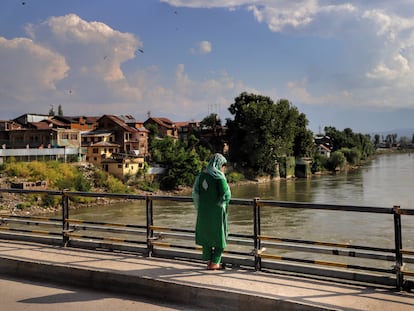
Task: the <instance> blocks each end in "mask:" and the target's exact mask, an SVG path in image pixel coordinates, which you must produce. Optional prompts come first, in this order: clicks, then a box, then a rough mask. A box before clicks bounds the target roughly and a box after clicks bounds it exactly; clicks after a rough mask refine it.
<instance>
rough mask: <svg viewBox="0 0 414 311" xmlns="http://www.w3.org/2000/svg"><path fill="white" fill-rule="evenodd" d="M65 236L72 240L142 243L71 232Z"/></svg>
mask: <svg viewBox="0 0 414 311" xmlns="http://www.w3.org/2000/svg"><path fill="white" fill-rule="evenodd" d="M65 234H66V235H67V236H69V237H72V238H78V239H90V240H99V241H110V242H122V243H131V244H137V243H144V242H140V241H137V240H129V239H120V238H114V237H101V236H91V235H82V234H77V233H72V232H67V233H65Z"/></svg>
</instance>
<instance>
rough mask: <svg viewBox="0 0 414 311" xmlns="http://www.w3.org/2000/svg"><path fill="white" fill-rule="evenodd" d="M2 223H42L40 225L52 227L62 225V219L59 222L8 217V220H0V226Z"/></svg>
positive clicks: (36, 224)
mask: <svg viewBox="0 0 414 311" xmlns="http://www.w3.org/2000/svg"><path fill="white" fill-rule="evenodd" d="M2 224H26V225H35V226H38V225H42V226H53V227H60V226H62V221H60V223H59V222H47V221H32V220H23V219H8V220H4V219H2V220H0V226H1V225H2Z"/></svg>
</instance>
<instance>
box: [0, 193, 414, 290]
mask: <svg viewBox="0 0 414 311" xmlns="http://www.w3.org/2000/svg"><path fill="white" fill-rule="evenodd" d="M6 192H8V193H14V194H20V195H29V194H30V195H33V194H35V195H39V196H41V195H49V196H50V195H51V196H60V198H61V210H62V214H61V218H54V217H52V218H51V217H41V216H15V215H10V214H7V215H5V214H3V215H0V238H3V239H24V240H30V241H36V242H42V243H53V244H57V245H63V246H66V247H82V248H92V249H109V250H117V251H127V252H134V253H140V254H143V255H145V256H149V257H151V256H156V257H168V258H176V259H184V260H200V258H201V248H200V247H199V246H196V245H195V244H194V230H192V229H185V228H174V227H169V226H159V225H157V224H156V222H157V221H158V219H154V203H156V202H161V201H167V202H178V203H179V204H184V203H186V204H191V203H192V199H191V197H184V196H160V195H132V194H113V193H112V194H111V193H92V192H72V191H49V190H21V189H0V193H6ZM79 197H89V198H112V199H122V200H133V201H136V202H140V204H138V205H139V206H138V208H142V209H145V211H144V212H145V215H146V217H145V221H143V223H141V224H136V223H134V224H129V223H128V224H122V223H110V222H106V221H104V222H103V221H86V220H80V219H72V218H70V208H69V202H70V201H71V199H72V200H73V199H76V198H79ZM160 204H161V203H160ZM230 206H245V207H247V208H251V211H252V219H251V220H252V222H251V223H252V228H251V232H250V233H249V234H243V233H237V232H235V233H231V234H230V235H229V240H228V245H229V246H230V247H228V249H227V250H226V251H225V254H224V256H223V263H224V264H225V265H235V266H245V267H252V268H254V269H255V270H257V271H286V272H293V273H300V274H307V275H313V276H318V277H324V278H334V279H342V280H349V281H355V282H365V283H371V284H377V285H386V286H395V287H396V288H397V290H401V289H411V287H413V281H412V280H411V279H410V278H411V277H414V271H410V270H409V269H408V268H407V267H408V266H410V265H412V264H414V250H410V249H404V248H403V246H402V244H403V243H402V242H403V235H402V232H403V231H402V222H401V217H402V216H412V215H414V210H411V209H401V208H400V207H398V206H394V207H392V208H384V207H375V206H350V205H332V204H311V203H299V202H285V201H273V200H261V199H259V198H254V199H251V200H248V199H232V200H231V201H230ZM264 207H266V208H282V209H283V208H290V209H301V210H305V209H308V210H322V211H335V212H338V213H341V212H356V213H375V214H383V215H389V216H390V218H391V217H392V221H393V224H394V228H393V231H394V247H390V248H386V247H380V246H378V245H360V244H349V243H340V242H331V241H313V240H309V239H294V238H288V237H277V236H269V235H264V234H262V230H261V225H262V221H261V217H262V209H263V208H264ZM286 252H290V253H288V255H285V253H286ZM289 254H290V255H289ZM292 254H295V255H297V254H301V255H302V256H293V255H292ZM309 257H314V258H311V259H310V258H309ZM331 257H334V258H346V259H347V260H345V261H344V262H338V261H336V260H331V259H330V258H331ZM326 258H329V259H326ZM348 259H349V260H355V261H356V262H353V263H350V262H347V261H348ZM378 262H381V264H380V265H378Z"/></svg>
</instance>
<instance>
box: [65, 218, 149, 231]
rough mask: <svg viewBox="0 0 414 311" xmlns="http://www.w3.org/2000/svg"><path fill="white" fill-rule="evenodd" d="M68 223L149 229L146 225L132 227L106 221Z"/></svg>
mask: <svg viewBox="0 0 414 311" xmlns="http://www.w3.org/2000/svg"><path fill="white" fill-rule="evenodd" d="M66 222H68V223H69V224H88V225H102V226H105V227H125V228H137V229H146V228H147V227H146V226H144V225H141V226H140V225H131V224H120V223H109V222H104V221H88V220H80V219H71V218H68V219H66Z"/></svg>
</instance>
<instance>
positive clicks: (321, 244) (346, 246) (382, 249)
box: [259, 235, 395, 253]
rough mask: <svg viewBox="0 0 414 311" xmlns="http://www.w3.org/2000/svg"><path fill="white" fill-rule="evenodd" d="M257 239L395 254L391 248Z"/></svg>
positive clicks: (271, 238)
mask: <svg viewBox="0 0 414 311" xmlns="http://www.w3.org/2000/svg"><path fill="white" fill-rule="evenodd" d="M259 239H260V240H262V241H275V242H289V243H298V244H311V245H319V246H334V247H342V248H353V249H361V250H367V251H376V252H384V253H394V252H395V250H394V249H391V248H382V247H372V246H362V245H352V244H345V243H332V242H323V241H310V240H298V239H288V238H278V237H272V236H265V235H260V236H259Z"/></svg>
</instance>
